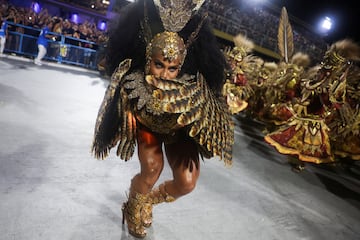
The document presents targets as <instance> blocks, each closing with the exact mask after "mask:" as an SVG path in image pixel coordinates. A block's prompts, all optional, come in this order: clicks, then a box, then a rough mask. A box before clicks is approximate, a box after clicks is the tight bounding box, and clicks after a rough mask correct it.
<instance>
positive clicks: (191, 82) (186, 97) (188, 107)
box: [147, 74, 234, 165]
mask: <svg viewBox="0 0 360 240" xmlns="http://www.w3.org/2000/svg"><path fill="white" fill-rule="evenodd" d="M147 82H148V83H150V84H151V85H153V86H155V87H156V88H157V89H156V90H155V91H154V92H153V96H154V97H156V98H158V99H160V100H161V101H162V102H163V111H164V112H167V113H174V114H179V113H180V115H179V117H178V119H177V123H178V125H179V126H181V127H186V129H187V130H188V134H189V136H190V137H192V138H193V139H194V140H195V141H196V142H197V144H198V146H199V149H200V152H201V153H202V155H203V156H204V157H206V158H211V157H214V156H219V157H220V159H221V160H223V161H224V162H225V164H226V165H231V163H232V145H233V143H234V123H233V120H232V115H231V113H230V112H229V110H228V108H227V106H226V102H225V100H224V99H220V98H218V97H216V96H215V95H214V94H213V92H212V91H211V90H210V88H209V87H208V85H207V83H206V81H205V79H204V78H203V76H202V75H200V74H199V75H198V76H196V77H195V76H188V75H185V76H183V77H182V78H180V79H177V80H161V79H155V78H151V77H148V78H147Z"/></svg>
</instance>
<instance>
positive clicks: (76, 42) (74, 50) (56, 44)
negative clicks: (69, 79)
mask: <svg viewBox="0 0 360 240" xmlns="http://www.w3.org/2000/svg"><path fill="white" fill-rule="evenodd" d="M19 29H22V30H21V31H19ZM40 31H41V29H38V28H32V27H28V26H25V25H21V24H14V23H11V22H9V23H8V36H7V39H6V44H5V50H4V53H8V54H16V55H20V56H24V57H27V58H35V57H36V55H37V52H38V46H37V39H38V36H39V34H40ZM49 35H51V36H52V38H51V39H49V40H48V43H49V45H48V48H47V53H46V56H45V57H44V60H47V61H52V62H58V63H65V64H70V65H76V66H81V67H84V68H89V69H94V70H95V69H97V63H98V62H99V61H100V60H101V59H100V57H99V56H100V54H101V49H102V48H103V46H101V45H98V44H96V43H94V42H89V41H86V40H82V39H78V38H74V37H67V36H64V35H61V34H58V33H54V32H50V33H49Z"/></svg>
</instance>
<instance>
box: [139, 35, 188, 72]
mask: <svg viewBox="0 0 360 240" xmlns="http://www.w3.org/2000/svg"><path fill="white" fill-rule="evenodd" d="M158 52H161V54H162V55H163V56H164V58H165V59H167V60H169V61H174V60H175V59H179V62H180V66H179V67H180V68H181V66H182V64H183V63H184V60H185V57H186V46H185V43H184V40H183V39H182V38H181V37H180V36H179V35H178V34H177V33H176V32H168V31H165V32H161V33H158V34H156V35H155V37H154V38H153V39H152V40H151V42H150V43H149V44H148V46H147V47H146V59H147V62H146V73H147V74H148V73H149V66H150V62H151V59H152V56H153V55H154V54H155V53H158Z"/></svg>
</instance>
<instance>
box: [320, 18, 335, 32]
mask: <svg viewBox="0 0 360 240" xmlns="http://www.w3.org/2000/svg"><path fill="white" fill-rule="evenodd" d="M332 27H333V20H332V18H330V17H328V16H325V17H324V18H322V19H321V20H320V22H319V26H318V31H319V33H320V34H322V35H327V34H328V33H329V32H330V31H331V30H332Z"/></svg>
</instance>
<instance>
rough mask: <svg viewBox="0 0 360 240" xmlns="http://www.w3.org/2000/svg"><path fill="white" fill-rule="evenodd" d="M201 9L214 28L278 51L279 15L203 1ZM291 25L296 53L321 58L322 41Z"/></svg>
mask: <svg viewBox="0 0 360 240" xmlns="http://www.w3.org/2000/svg"><path fill="white" fill-rule="evenodd" d="M202 10H203V11H207V12H208V13H209V17H210V19H211V21H212V25H213V27H214V28H216V29H218V30H220V31H223V32H225V33H228V34H230V35H233V36H235V35H237V34H242V35H244V36H246V37H247V38H248V39H250V40H252V41H253V42H254V43H255V44H256V45H258V46H261V47H263V48H267V49H269V50H271V51H274V52H276V53H277V52H278V46H277V43H278V41H277V32H278V26H279V18H280V12H279V13H278V15H276V14H274V13H273V12H271V11H267V10H266V9H264V8H261V7H255V6H250V5H245V4H244V5H243V7H239V6H234V5H231V4H226V3H224V1H221V0H208V1H206V2H205V4H204V7H203V8H202ZM291 24H292V28H293V34H294V47H295V51H299V52H303V53H307V54H309V56H310V57H311V58H312V60H313V61H314V62H318V61H319V59H318V57H319V56H322V55H323V53H324V52H325V50H326V48H327V45H326V43H325V41H324V40H322V39H321V37H320V36H317V35H316V34H314V33H312V32H311V31H310V30H307V29H306V28H305V27H302V26H301V25H300V24H296V23H294V22H292V23H291Z"/></svg>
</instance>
